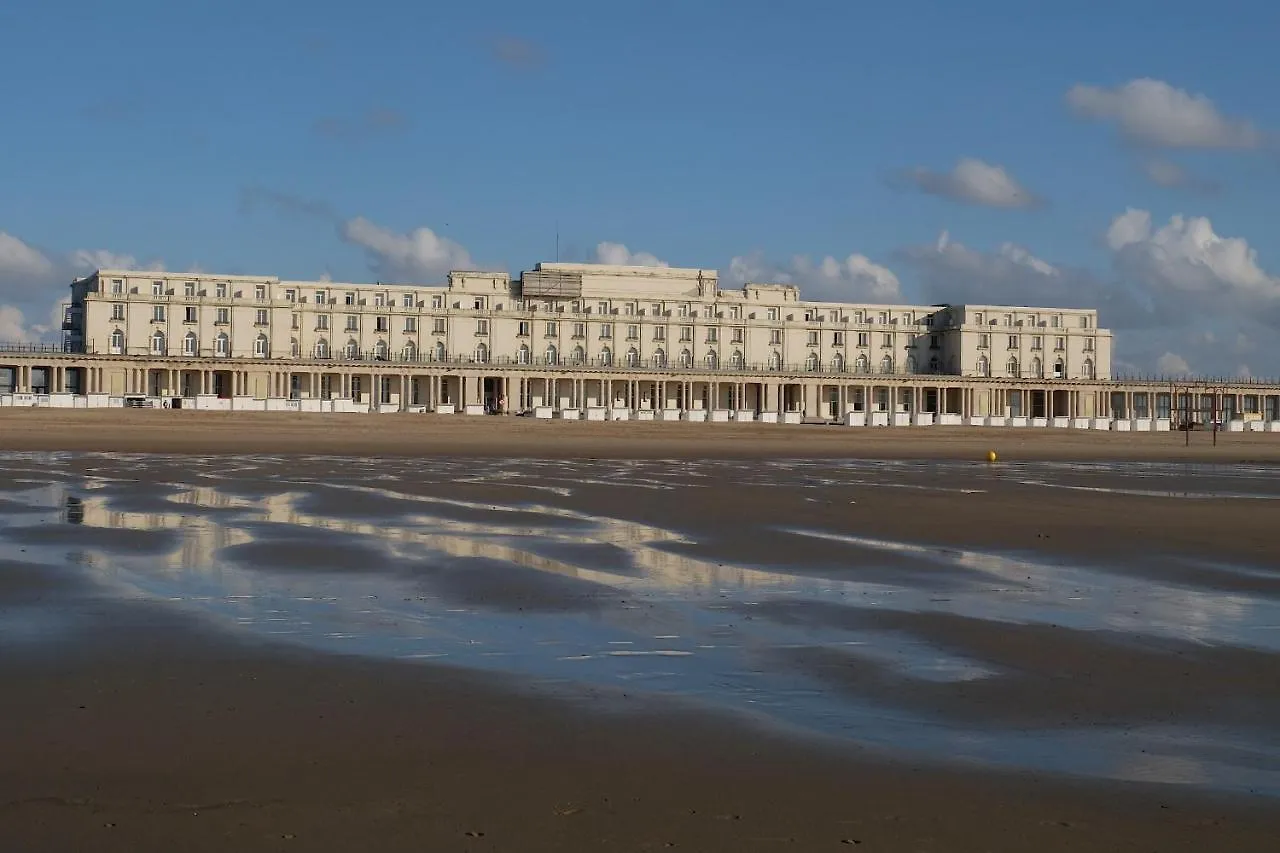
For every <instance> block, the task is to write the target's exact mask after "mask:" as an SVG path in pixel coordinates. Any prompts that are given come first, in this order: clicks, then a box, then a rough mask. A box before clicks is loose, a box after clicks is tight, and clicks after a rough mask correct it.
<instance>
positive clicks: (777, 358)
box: [769, 350, 782, 370]
mask: <svg viewBox="0 0 1280 853" xmlns="http://www.w3.org/2000/svg"><path fill="white" fill-rule="evenodd" d="M769 369H770V370H781V369H782V353H780V352H778V351H777V350H774V351H773V352H771V353H769Z"/></svg>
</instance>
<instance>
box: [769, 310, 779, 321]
mask: <svg viewBox="0 0 1280 853" xmlns="http://www.w3.org/2000/svg"><path fill="white" fill-rule="evenodd" d="M768 316H769V321H770V322H772V323H776V322H778V309H777V308H770V309H769V313H768Z"/></svg>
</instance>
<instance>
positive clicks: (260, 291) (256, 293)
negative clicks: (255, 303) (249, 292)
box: [253, 284, 267, 299]
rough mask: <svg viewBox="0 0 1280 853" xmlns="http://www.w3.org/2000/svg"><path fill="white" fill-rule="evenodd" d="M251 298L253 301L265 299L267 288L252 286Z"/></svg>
mask: <svg viewBox="0 0 1280 853" xmlns="http://www.w3.org/2000/svg"><path fill="white" fill-rule="evenodd" d="M253 298H254V299H266V298H267V286H266V285H265V284H255V285H254V286H253Z"/></svg>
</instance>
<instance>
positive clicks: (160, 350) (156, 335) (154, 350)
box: [151, 329, 165, 355]
mask: <svg viewBox="0 0 1280 853" xmlns="http://www.w3.org/2000/svg"><path fill="white" fill-rule="evenodd" d="M151 354H152V355H164V354H165V345H164V332H162V331H160V330H159V329H157V330H156V331H155V332H152V334H151Z"/></svg>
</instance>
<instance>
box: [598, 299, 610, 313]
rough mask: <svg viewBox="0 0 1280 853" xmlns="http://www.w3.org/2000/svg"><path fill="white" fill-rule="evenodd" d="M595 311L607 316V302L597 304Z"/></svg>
mask: <svg viewBox="0 0 1280 853" xmlns="http://www.w3.org/2000/svg"><path fill="white" fill-rule="evenodd" d="M596 310H597V311H599V312H600V313H601V314H608V313H609V303H608V302H600V303H597V304H596Z"/></svg>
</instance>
